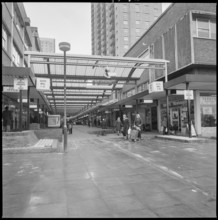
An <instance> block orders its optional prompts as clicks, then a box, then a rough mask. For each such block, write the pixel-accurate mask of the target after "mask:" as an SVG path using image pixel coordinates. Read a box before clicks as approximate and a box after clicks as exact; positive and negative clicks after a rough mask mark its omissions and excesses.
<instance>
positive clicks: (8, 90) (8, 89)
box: [3, 86, 19, 93]
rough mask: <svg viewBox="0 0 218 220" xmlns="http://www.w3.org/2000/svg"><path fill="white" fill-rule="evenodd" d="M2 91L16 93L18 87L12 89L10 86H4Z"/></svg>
mask: <svg viewBox="0 0 218 220" xmlns="http://www.w3.org/2000/svg"><path fill="white" fill-rule="evenodd" d="M3 92H13V93H18V92H19V89H14V87H12V86H4V87H3Z"/></svg>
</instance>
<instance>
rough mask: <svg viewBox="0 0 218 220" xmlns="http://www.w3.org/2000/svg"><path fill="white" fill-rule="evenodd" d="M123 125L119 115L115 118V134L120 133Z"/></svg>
mask: <svg viewBox="0 0 218 220" xmlns="http://www.w3.org/2000/svg"><path fill="white" fill-rule="evenodd" d="M122 126H123V123H122V122H121V120H120V117H118V118H117V120H116V131H117V135H120V132H121V127H122Z"/></svg>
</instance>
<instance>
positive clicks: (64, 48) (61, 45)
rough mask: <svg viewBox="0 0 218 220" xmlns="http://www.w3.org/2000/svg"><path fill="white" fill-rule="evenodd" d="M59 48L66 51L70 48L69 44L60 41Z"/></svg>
mask: <svg viewBox="0 0 218 220" xmlns="http://www.w3.org/2000/svg"><path fill="white" fill-rule="evenodd" d="M59 49H60V50H62V51H68V50H70V44H69V43H67V42H61V43H59Z"/></svg>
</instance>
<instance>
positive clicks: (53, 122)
mask: <svg viewBox="0 0 218 220" xmlns="http://www.w3.org/2000/svg"><path fill="white" fill-rule="evenodd" d="M60 126H61V116H60V115H48V127H50V128H51V127H56V128H59V127H60Z"/></svg>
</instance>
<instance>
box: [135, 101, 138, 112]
mask: <svg viewBox="0 0 218 220" xmlns="http://www.w3.org/2000/svg"><path fill="white" fill-rule="evenodd" d="M135 103H136V105H135V113H136V114H138V99H136V100H135Z"/></svg>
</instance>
